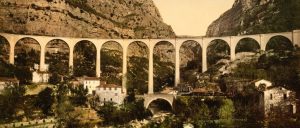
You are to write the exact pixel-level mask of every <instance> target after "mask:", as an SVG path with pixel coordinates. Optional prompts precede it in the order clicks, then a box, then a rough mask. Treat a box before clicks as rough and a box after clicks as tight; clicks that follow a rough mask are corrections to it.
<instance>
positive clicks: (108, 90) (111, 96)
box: [96, 82, 126, 105]
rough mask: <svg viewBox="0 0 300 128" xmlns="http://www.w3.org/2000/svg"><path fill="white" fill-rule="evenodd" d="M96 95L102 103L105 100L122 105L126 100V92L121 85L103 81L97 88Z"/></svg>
mask: <svg viewBox="0 0 300 128" xmlns="http://www.w3.org/2000/svg"><path fill="white" fill-rule="evenodd" d="M96 97H97V99H98V101H99V102H100V104H101V105H103V103H105V102H113V103H116V104H117V105H120V104H122V103H123V102H124V99H125V97H126V94H125V93H124V92H123V90H122V87H121V86H118V85H115V84H106V82H101V84H100V85H99V86H98V87H97V88H96Z"/></svg>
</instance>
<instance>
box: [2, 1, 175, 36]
mask: <svg viewBox="0 0 300 128" xmlns="http://www.w3.org/2000/svg"><path fill="white" fill-rule="evenodd" d="M0 12H1V13H0V32H7V33H17V34H33V35H49V36H64V37H97V38H167V37H169V38H171V37H175V33H174V32H173V30H172V28H171V27H170V26H168V25H166V24H165V23H164V22H163V20H162V18H161V16H160V14H159V12H158V10H157V8H156V7H155V5H154V3H153V1H152V0H126V1H122V0H1V1H0Z"/></svg>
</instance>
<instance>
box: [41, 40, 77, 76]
mask: <svg viewBox="0 0 300 128" xmlns="http://www.w3.org/2000/svg"><path fill="white" fill-rule="evenodd" d="M45 51H46V55H45V57H46V58H45V62H46V64H49V72H50V73H51V74H52V75H54V74H55V75H67V74H68V73H69V53H70V48H69V46H68V44H67V43H66V42H65V41H63V40H60V39H54V40H51V41H49V42H48V43H47V45H46V49H45ZM72 52H73V51H72Z"/></svg>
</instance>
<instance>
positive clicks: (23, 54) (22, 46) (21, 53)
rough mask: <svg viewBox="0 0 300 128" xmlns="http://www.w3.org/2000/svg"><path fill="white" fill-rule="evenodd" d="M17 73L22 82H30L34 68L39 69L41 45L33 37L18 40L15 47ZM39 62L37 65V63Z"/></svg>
mask: <svg viewBox="0 0 300 128" xmlns="http://www.w3.org/2000/svg"><path fill="white" fill-rule="evenodd" d="M14 53H15V57H14V62H15V63H14V64H15V66H16V67H17V69H16V70H17V71H16V73H15V75H16V77H17V78H18V79H19V80H20V84H29V83H31V81H32V73H31V72H32V70H34V71H39V70H40V66H38V65H39V64H40V56H41V45H40V44H39V42H38V41H36V40H35V39H33V38H30V37H25V38H22V39H20V40H18V41H17V43H16V44H15V47H14ZM35 64H37V65H35Z"/></svg>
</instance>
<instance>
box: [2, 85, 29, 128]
mask: <svg viewBox="0 0 300 128" xmlns="http://www.w3.org/2000/svg"><path fill="white" fill-rule="evenodd" d="M24 94H25V89H24V87H23V86H13V87H7V88H5V90H4V91H3V93H2V94H1V95H0V111H1V112H0V122H6V121H11V120H13V119H15V118H18V116H17V115H16V112H17V111H18V109H20V108H21V107H22V106H21V105H22V104H23V103H24V97H23V95H24Z"/></svg>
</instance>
